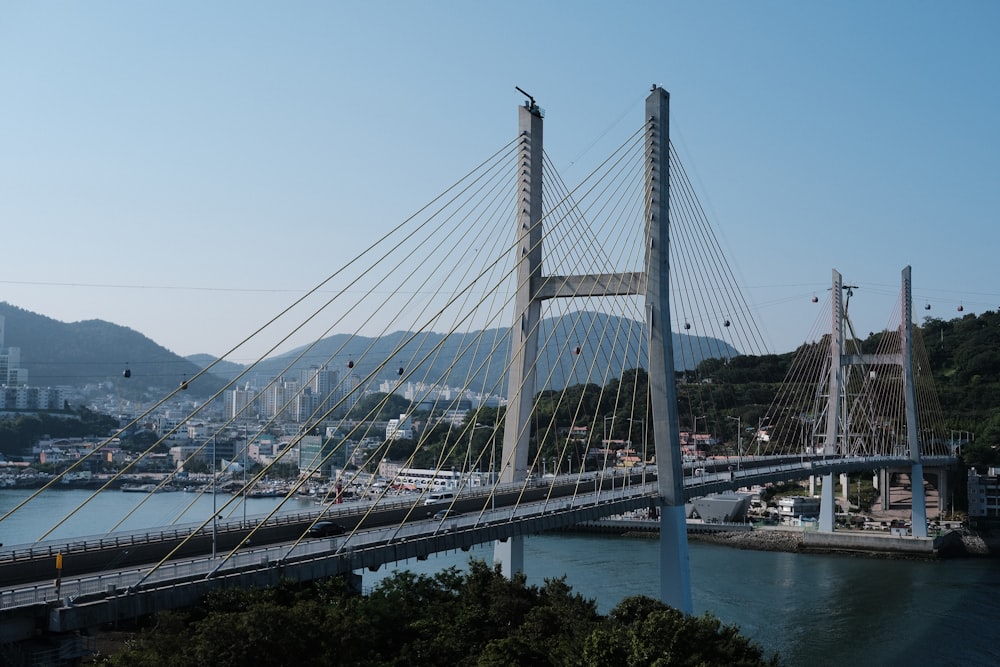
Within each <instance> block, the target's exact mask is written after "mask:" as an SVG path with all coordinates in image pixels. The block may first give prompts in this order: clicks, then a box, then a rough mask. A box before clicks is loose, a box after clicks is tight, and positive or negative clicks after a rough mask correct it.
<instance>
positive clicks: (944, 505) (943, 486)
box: [937, 468, 950, 512]
mask: <svg viewBox="0 0 1000 667" xmlns="http://www.w3.org/2000/svg"><path fill="white" fill-rule="evenodd" d="M937 490H938V512H947V511H948V510H949V509H950V508H949V507H948V494H949V493H950V491H949V489H948V471H947V470H945V469H944V468H939V469H938V475H937Z"/></svg>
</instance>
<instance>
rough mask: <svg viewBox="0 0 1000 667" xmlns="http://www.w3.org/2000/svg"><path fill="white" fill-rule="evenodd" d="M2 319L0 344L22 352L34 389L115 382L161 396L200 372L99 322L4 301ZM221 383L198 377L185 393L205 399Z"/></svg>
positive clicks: (152, 344)
mask: <svg viewBox="0 0 1000 667" xmlns="http://www.w3.org/2000/svg"><path fill="white" fill-rule="evenodd" d="M0 316H3V318H4V323H5V329H6V333H5V337H4V345H5V346H7V347H16V348H19V349H20V350H21V363H20V365H21V367H22V368H26V369H27V371H28V384H29V385H32V386H39V387H55V386H66V385H69V386H74V387H83V386H86V385H94V384H103V383H117V384H118V386H119V387H121V388H122V390H123V391H128V392H130V393H136V394H145V395H147V396H157V395H160V396H162V395H164V394H166V393H168V392H169V391H171V390H173V389H174V388H176V387H177V386H178V385H179V384H180V383H181V382H183V381H184V380H186V379H189V378H191V377H193V376H194V375H195V374H196V373H197V372H198V371H199V370H200V368H201V366H199V365H197V364H195V363H192V362H191V361H189V360H187V359H185V358H183V357H181V356H178V355H176V354H174V353H173V352H171V351H170V350H168V349H166V348H165V347H163V346H161V345H157V344H156V343H155V342H154V341H152V340H150V339H149V338H147V337H146V336H144V335H143V334H141V333H139V332H138V331H135V330H133V329H129V328H128V327H123V326H120V325H117V324H112V323H110V322H105V321H103V320H85V321H82V322H70V323H67V322H60V321H58V320H54V319H52V318H50V317H46V316H44V315H38V314H36V313H33V312H31V311H28V310H24V309H23V308H18V307H17V306H13V305H11V304H9V303H6V302H0ZM126 371H128V375H129V377H128V378H125V374H126ZM223 384H224V382H223V381H222V380H221V379H219V378H218V377H216V376H208V377H202V378H199V379H198V380H197V381H194V382H190V383H189V392H190V395H192V396H198V397H202V396H208V395H211V394H212V393H214V392H215V391H216V390H217V389H218V388H220V387H221V386H222V385H223Z"/></svg>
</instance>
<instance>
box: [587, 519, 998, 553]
mask: <svg viewBox="0 0 1000 667" xmlns="http://www.w3.org/2000/svg"><path fill="white" fill-rule="evenodd" d="M658 529H659V525H658V524H657V522H655V521H629V520H616V519H605V520H601V521H591V522H587V523H586V524H579V525H577V526H574V527H573V528H571V529H569V530H580V531H586V532H598V533H611V534H616V535H622V536H629V537H655V536H657V535H658V533H659V530H658ZM688 539H689V540H691V541H697V542H708V543H712V544H719V545H722V546H727V547H733V548H736V549H752V550H756V551H786V552H799V553H841V554H851V555H867V556H873V557H880V558H917V559H934V558H945V557H963V556H992V557H997V556H1000V538H983V537H981V536H979V535H976V534H974V533H970V532H968V531H950V532H947V533H944V534H943V535H940V536H938V537H924V538H919V537H910V536H898V535H890V534H888V533H879V532H872V531H851V530H838V531H834V532H832V533H822V532H819V531H816V530H802V529H799V528H790V527H764V528H753V529H751V526H750V525H749V524H735V525H726V524H700V523H689V524H688Z"/></svg>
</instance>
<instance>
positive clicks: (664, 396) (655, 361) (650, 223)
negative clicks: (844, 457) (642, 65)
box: [645, 86, 694, 614]
mask: <svg viewBox="0 0 1000 667" xmlns="http://www.w3.org/2000/svg"><path fill="white" fill-rule="evenodd" d="M669 110H670V96H669V95H668V94H667V91H665V90H663V89H662V88H660V87H659V86H654V87H653V90H652V92H651V93H650V94H649V96H648V97H647V98H646V116H645V120H646V188H647V190H646V211H645V213H646V221H647V222H646V303H645V306H646V313H645V316H646V331H647V334H646V335H647V340H648V341H649V396H650V407H651V408H652V417H653V441H654V444H655V448H656V465H657V475H658V478H659V489H660V497H659V503H660V506H661V509H662V514H661V516H660V599H661V600H662V601H663V602H665V603H667V604H669V605H671V606H672V607H674V608H676V609H678V610H680V611H682V612H684V613H685V614H690V613H692V612H693V607H694V603H693V602H692V594H691V564H690V562H689V555H688V542H687V520H686V518H685V516H684V500H685V497H684V470H683V466H682V459H681V443H680V426H679V421H678V417H677V387H676V385H675V382H674V347H673V332H672V329H671V323H670V322H671V318H670V284H669V283H670V135H669V121H670V117H669Z"/></svg>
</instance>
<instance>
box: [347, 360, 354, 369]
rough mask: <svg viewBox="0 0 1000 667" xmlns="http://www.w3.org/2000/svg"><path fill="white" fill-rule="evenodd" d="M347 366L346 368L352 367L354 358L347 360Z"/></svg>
mask: <svg viewBox="0 0 1000 667" xmlns="http://www.w3.org/2000/svg"><path fill="white" fill-rule="evenodd" d="M347 367H348V368H354V360H353V359H352V360H351V361H348V362H347Z"/></svg>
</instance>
